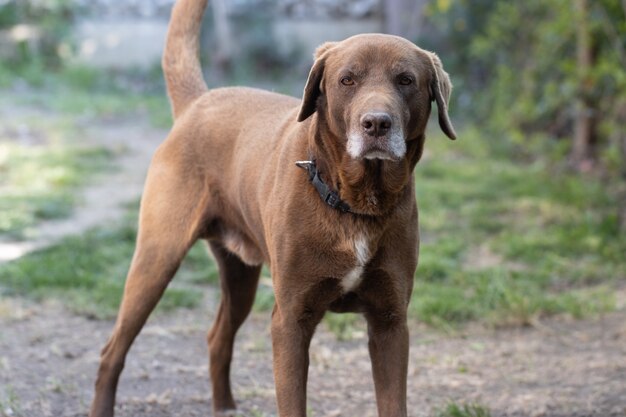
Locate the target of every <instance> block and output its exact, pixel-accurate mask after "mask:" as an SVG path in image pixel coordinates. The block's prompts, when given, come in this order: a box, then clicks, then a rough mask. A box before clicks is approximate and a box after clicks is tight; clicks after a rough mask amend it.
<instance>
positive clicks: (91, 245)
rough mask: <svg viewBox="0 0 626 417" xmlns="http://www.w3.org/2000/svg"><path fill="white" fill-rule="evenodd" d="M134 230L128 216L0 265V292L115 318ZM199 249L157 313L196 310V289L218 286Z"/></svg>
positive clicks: (194, 250)
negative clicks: (59, 301)
mask: <svg viewBox="0 0 626 417" xmlns="http://www.w3.org/2000/svg"><path fill="white" fill-rule="evenodd" d="M136 211H137V209H136V208H133V209H132V212H133V213H134V212H136ZM135 224H136V217H135V216H129V217H128V218H127V219H126V220H125V221H124V222H123V224H122V225H120V226H118V227H113V228H108V227H106V228H105V227H102V228H97V229H94V230H91V231H89V232H87V233H85V234H84V235H81V236H72V237H68V238H66V239H64V240H63V241H62V242H60V243H59V244H57V245H55V246H53V247H50V248H48V249H45V250H42V251H38V252H35V253H32V254H29V255H26V256H25V257H23V258H21V259H19V260H16V261H14V262H10V263H7V264H4V265H0V283H1V286H0V290H2V291H3V292H4V294H5V295H28V296H30V297H34V298H35V299H40V298H46V297H55V298H59V299H62V300H63V301H64V302H65V303H66V304H67V306H68V307H70V308H71V309H72V310H74V311H75V312H77V313H80V314H85V315H88V316H91V317H96V318H110V317H114V316H115V314H116V313H117V309H118V307H119V302H120V298H121V294H122V291H123V287H124V279H125V277H126V272H127V270H128V267H129V265H130V260H131V258H132V254H133V250H134V246H135V236H136V226H135ZM202 246H203V245H202V244H197V245H196V246H194V247H193V248H192V250H191V251H190V252H189V254H188V256H187V258H186V259H185V261H184V263H183V265H182V266H181V268H180V270H179V272H178V274H177V279H176V281H175V283H174V284H173V285H171V286H170V288H168V289H167V291H166V292H165V295H164V297H163V299H162V300H161V302H160V303H159V307H158V308H159V309H160V310H164V311H167V310H171V309H173V308H177V307H185V308H192V307H195V306H197V305H198V304H199V303H200V301H201V300H202V293H201V292H200V291H198V285H199V284H207V283H210V284H212V283H215V282H216V281H217V269H216V267H215V266H213V264H211V263H210V262H209V261H208V256H207V254H206V250H205V248H204V247H202Z"/></svg>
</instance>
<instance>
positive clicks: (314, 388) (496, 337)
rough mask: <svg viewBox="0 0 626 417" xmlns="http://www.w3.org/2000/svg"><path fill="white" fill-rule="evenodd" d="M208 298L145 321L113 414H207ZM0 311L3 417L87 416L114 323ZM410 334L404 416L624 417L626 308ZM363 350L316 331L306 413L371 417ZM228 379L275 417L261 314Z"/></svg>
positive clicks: (255, 411)
mask: <svg viewBox="0 0 626 417" xmlns="http://www.w3.org/2000/svg"><path fill="white" fill-rule="evenodd" d="M206 299H207V302H206V303H205V307H203V308H199V309H195V310H182V311H178V312H175V313H170V314H167V315H165V314H163V313H161V314H158V315H156V316H154V317H152V318H151V319H150V320H149V322H148V324H147V326H146V327H145V328H144V330H143V332H142V333H141V334H140V336H139V337H138V339H137V341H136V342H135V345H134V346H133V349H132V350H131V352H130V354H129V356H128V359H127V362H126V368H125V371H124V373H123V374H122V380H121V382H120V386H119V391H118V392H119V394H118V402H117V404H118V405H117V415H118V416H127V417H131V416H132V417H140V416H154V417H159V416H173V415H175V416H180V417H191V416H207V415H210V407H211V397H210V393H209V391H210V390H209V382H208V376H207V349H206V342H205V340H206V338H205V336H206V332H207V330H208V328H209V326H210V324H211V322H212V319H213V312H214V311H215V301H214V300H215V296H214V295H213V294H207V297H206ZM0 314H1V317H0V326H1V327H0V328H1V329H2V330H1V333H0V352H1V353H0V387H2V391H0V395H1V396H2V397H0V398H1V401H2V407H3V410H0V415H2V413H3V412H4V414H6V415H18V416H33V417H34V416H68V417H69V416H72V417H74V416H85V415H86V413H87V410H88V405H89V402H90V400H91V398H92V395H93V388H92V387H93V382H94V377H95V373H96V367H97V362H98V352H99V350H100V348H101V347H102V346H103V344H104V343H105V341H106V338H107V337H108V335H109V332H110V331H111V328H112V326H113V323H112V322H111V321H94V320H90V319H87V318H83V317H79V316H75V315H73V314H71V313H70V312H68V311H66V310H65V309H63V307H61V306H59V305H57V304H34V303H32V302H27V301H24V300H19V299H5V300H3V301H2V302H1V304H0ZM411 327H412V332H411V357H410V368H409V409H410V413H409V415H410V416H415V417H417V416H427V415H429V414H430V413H431V412H432V410H433V409H434V408H437V407H440V406H442V405H444V404H446V403H447V402H448V401H450V400H452V401H456V402H478V403H481V404H483V405H484V406H486V407H488V408H489V409H490V410H491V412H492V415H493V416H563V417H565V416H581V417H582V416H625V415H626V312H624V311H620V312H617V313H614V314H611V315H608V316H605V317H602V318H597V319H594V320H590V321H566V320H560V321H550V322H547V323H544V324H543V325H541V326H540V327H535V328H516V329H504V330H502V329H501V330H488V329H480V328H475V329H473V330H471V331H469V332H468V333H467V334H465V335H457V336H446V335H443V334H440V333H435V332H433V331H430V330H428V329H425V328H424V327H423V326H420V325H418V324H417V323H414V324H412V326H411ZM366 345H367V341H366V336H365V332H364V331H357V332H355V335H354V337H353V338H352V339H351V340H349V341H338V340H337V339H336V337H335V336H334V335H333V334H331V333H329V332H328V331H327V330H326V329H325V328H324V326H320V328H319V330H318V332H317V334H316V336H315V338H314V341H313V344H312V348H311V370H310V377H309V381H310V382H309V404H310V409H311V410H312V414H311V415H314V416H356V415H358V416H363V417H369V416H375V415H376V414H375V402H374V396H373V384H372V382H371V377H370V366H369V358H368V354H367V347H366ZM232 380H233V384H234V391H235V395H236V397H237V398H238V400H239V406H240V409H241V411H242V412H243V413H244V415H248V416H261V415H268V416H271V415H275V410H276V408H275V405H274V391H273V377H272V367H271V342H270V335H269V315H268V314H261V313H254V314H253V315H252V316H251V317H250V319H249V320H248V322H246V324H245V325H244V326H243V328H242V330H241V332H240V334H239V338H238V341H237V346H236V353H235V359H234V364H233V377H232ZM11 413H13V414H11Z"/></svg>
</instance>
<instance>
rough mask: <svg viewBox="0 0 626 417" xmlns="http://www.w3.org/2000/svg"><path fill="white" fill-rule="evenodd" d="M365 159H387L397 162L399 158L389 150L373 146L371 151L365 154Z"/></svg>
mask: <svg viewBox="0 0 626 417" xmlns="http://www.w3.org/2000/svg"><path fill="white" fill-rule="evenodd" d="M363 159H387V160H391V161H395V160H396V159H397V158H394V156H393V155H392V154H391V153H390V152H389V151H388V150H386V149H383V148H380V147H378V146H373V147H372V148H371V149H370V150H368V151H366V152H365V153H364V154H363Z"/></svg>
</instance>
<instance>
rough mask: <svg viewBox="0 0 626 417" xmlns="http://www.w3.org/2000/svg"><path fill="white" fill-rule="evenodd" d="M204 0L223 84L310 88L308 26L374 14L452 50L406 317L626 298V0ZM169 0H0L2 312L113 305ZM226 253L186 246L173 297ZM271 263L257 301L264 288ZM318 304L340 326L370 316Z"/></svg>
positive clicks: (163, 123) (450, 328)
mask: <svg viewBox="0 0 626 417" xmlns="http://www.w3.org/2000/svg"><path fill="white" fill-rule="evenodd" d="M209 3H210V5H209V10H208V11H207V14H206V16H205V21H204V26H203V35H202V51H201V59H202V61H203V68H204V70H205V77H206V79H207V81H208V83H209V86H210V87H215V86H220V85H252V86H258V87H262V88H267V89H271V90H274V91H278V92H282V93H286V94H291V95H295V96H298V97H299V96H301V92H302V89H303V87H304V83H305V81H306V77H307V74H308V70H309V68H310V65H311V63H312V53H313V51H314V49H315V47H316V46H317V45H319V44H320V43H322V42H324V41H328V40H341V39H343V38H345V37H348V36H350V35H353V34H357V33H363V32H385V33H391V34H397V35H401V36H404V37H406V38H408V39H410V40H412V41H414V42H415V43H416V44H417V45H419V46H421V47H422V48H425V49H428V50H432V51H435V52H436V53H437V54H438V55H439V56H440V58H441V60H442V61H443V63H444V67H445V69H446V70H447V72H448V73H449V74H450V76H451V79H452V82H453V84H454V87H455V88H454V91H453V94H452V103H451V105H450V109H451V114H452V120H453V123H454V124H455V126H456V128H457V131H458V133H459V139H458V140H457V141H456V142H449V141H447V140H445V139H444V138H443V135H442V134H441V133H440V132H439V131H438V127H437V123H436V120H433V121H432V122H431V124H430V125H431V128H430V131H429V134H428V141H427V144H426V147H427V150H426V153H425V156H424V159H423V160H422V161H421V162H420V164H418V167H417V169H416V187H417V197H418V205H419V206H420V215H421V216H420V217H421V235H422V240H423V243H422V249H421V255H420V266H419V267H418V271H417V274H416V281H415V291H414V294H413V298H412V302H411V306H410V311H411V315H412V318H413V319H415V320H416V321H419V322H420V323H422V324H425V325H426V326H428V327H430V328H434V329H436V330H442V331H443V332H444V333H452V334H454V333H455V332H458V331H459V329H463V328H465V326H467V325H473V324H479V325H481V326H483V325H484V326H487V327H490V328H500V327H509V326H513V327H519V326H540V323H542V322H544V320H553V319H556V320H561V319H566V320H574V321H575V320H581V319H582V320H591V322H589V323H591V324H589V326H591V327H593V323H596V322H595V321H594V320H599V318H601V317H604V316H605V315H607V314H609V315H610V314H622V315H623V314H624V308H625V307H626V256H625V254H626V70H625V68H626V1H624V0H526V1H523V2H512V1H506V0H412V1H411V0H307V1H305V0H212V1H210V2H209ZM172 4H173V0H92V1H89V0H0V296H1V297H2V302H1V303H0V316H2V315H3V314H4V315H7V316H11V315H12V314H14V313H15V311H16V307H15V303H16V302H17V303H18V304H19V305H21V306H23V305H24V304H23V303H26V304H25V305H29V304H28V303H33V302H36V303H46V302H53V303H54V302H57V303H61V304H62V305H63V308H64V309H65V310H67V311H70V312H71V314H73V315H78V316H81V317H89V318H98V319H107V320H110V319H111V318H113V317H114V316H115V313H116V309H117V306H118V304H119V297H120V294H121V291H122V287H123V283H124V277H125V273H126V270H127V268H128V265H129V262H130V258H131V256H132V251H133V245H134V236H135V233H136V226H135V223H136V211H137V205H138V197H139V195H140V193H141V189H142V184H143V179H144V176H145V172H146V169H147V166H148V163H149V160H150V157H151V155H152V152H153V151H154V150H155V149H156V147H157V146H158V144H159V143H160V142H161V141H162V140H163V139H164V138H165V136H166V135H167V130H168V129H169V127H170V126H171V117H170V109H169V104H168V102H167V99H166V96H165V91H164V83H163V79H162V73H161V69H160V65H159V60H160V58H161V52H162V49H163V42H164V37H165V33H166V29H167V24H168V19H169V13H170V9H171V6H172ZM216 274H217V273H216V269H215V267H214V266H213V264H212V262H211V260H210V258H208V257H207V255H206V251H205V249H204V247H202V245H199V246H196V247H194V248H193V250H192V251H191V253H190V255H189V257H188V258H187V260H186V261H185V263H184V265H183V267H182V269H181V271H180V272H179V277H178V278H177V279H176V280H175V281H174V282H173V283H172V286H171V288H169V289H168V291H167V293H166V296H165V298H164V299H163V301H162V303H161V305H160V307H159V309H160V310H162V311H171V310H176V311H178V309H180V308H183V309H191V310H192V311H193V309H195V308H198V306H200V305H202V304H203V302H204V301H205V300H206V297H207V295H206V292H207V291H210V290H211V289H212V288H215V284H216V282H217V281H216V279H217V278H216V277H217V275H216ZM267 275H268V273H267V271H266V272H265V273H264V278H263V279H262V282H261V286H260V289H259V294H258V297H257V301H256V304H255V309H256V310H257V311H263V312H267V311H268V310H270V309H271V307H272V302H273V298H272V297H273V296H272V291H271V280H270V278H269V277H268V276H267ZM15 300H20V301H15ZM24 300H25V301H24ZM18 310H19V309H18ZM325 323H326V326H327V328H328V329H329V330H330V331H331V332H332V333H335V334H336V335H337V337H338V338H339V339H346V338H347V339H349V338H350V337H351V335H352V334H353V333H355V332H356V333H355V334H359V333H358V331H355V329H357V330H358V329H359V328H360V327H359V326H361V327H362V323H361V322H360V321H359V319H358V318H357V317H355V316H351V315H342V316H335V315H329V316H328V317H327V318H326V319H325ZM623 332H624V334H626V330H624V331H623ZM620 334H622V333H620ZM625 337H626V336H625ZM5 403H6V402H5ZM1 413H2V412H1V411H0V415H1Z"/></svg>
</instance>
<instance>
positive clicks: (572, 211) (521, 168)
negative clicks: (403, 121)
mask: <svg viewBox="0 0 626 417" xmlns="http://www.w3.org/2000/svg"><path fill="white" fill-rule="evenodd" d="M489 140H497V139H496V138H485V137H482V136H481V135H480V133H479V132H478V131H476V130H474V129H466V130H465V131H463V132H462V134H461V135H460V139H459V140H458V141H457V142H449V141H447V140H445V139H443V138H442V137H440V135H439V134H434V135H432V137H429V140H428V141H427V144H426V147H427V149H428V151H429V157H428V158H425V160H423V161H422V162H421V163H420V164H418V166H417V169H416V178H417V180H416V184H417V185H416V188H417V199H418V205H419V208H420V225H421V230H420V232H421V238H422V245H421V249H420V263H419V266H418V270H417V274H416V285H415V290H414V293H413V297H412V302H411V305H410V311H411V313H412V314H413V315H414V316H415V317H418V318H419V319H421V320H423V321H425V322H427V323H429V324H432V325H435V326H438V327H442V328H453V327H454V326H456V325H457V324H459V323H463V322H467V321H470V320H485V321H487V322H491V323H494V324H509V323H511V324H528V323H531V322H532V321H533V320H535V319H537V318H540V317H542V316H546V315H553V314H562V313H565V314H569V315H571V316H574V317H576V318H580V317H586V316H588V315H591V314H597V313H602V312H606V311H610V310H611V309H613V308H614V306H615V299H614V295H613V289H614V287H615V286H618V285H623V284H624V283H625V280H626V259H625V258H624V256H623V254H624V253H626V239H624V236H623V234H621V235H620V231H619V225H618V219H617V201H615V198H614V196H613V195H612V193H611V189H610V187H609V186H607V184H603V183H602V182H601V181H600V180H599V179H595V178H582V177H578V176H574V175H571V174H568V173H566V172H563V171H559V170H558V169H557V168H553V167H551V166H549V164H548V163H547V162H544V161H541V160H539V161H535V162H533V163H523V162H515V161H513V160H512V159H511V158H507V157H503V156H499V155H498V154H497V153H496V152H493V151H492V146H491V144H490V143H489V142H488V141H489ZM622 233H623V232H622Z"/></svg>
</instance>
